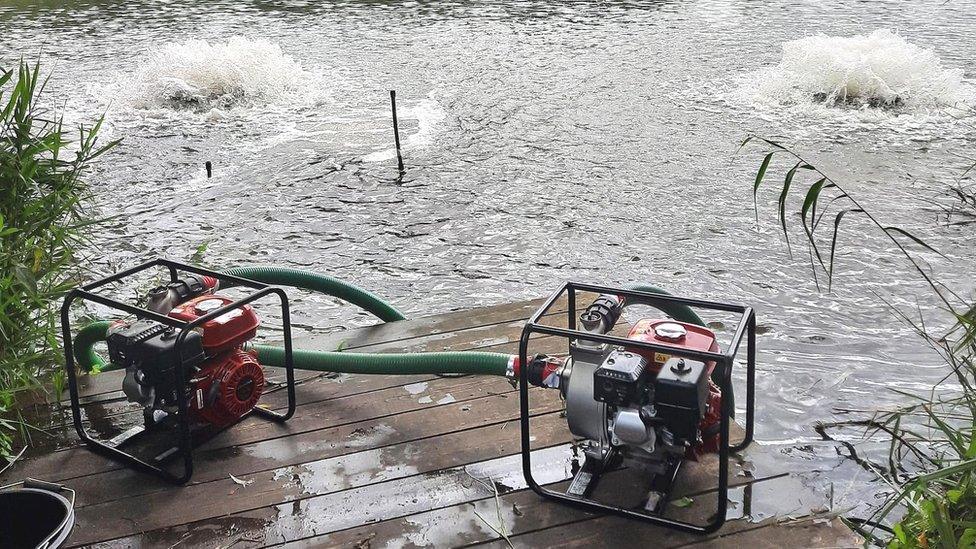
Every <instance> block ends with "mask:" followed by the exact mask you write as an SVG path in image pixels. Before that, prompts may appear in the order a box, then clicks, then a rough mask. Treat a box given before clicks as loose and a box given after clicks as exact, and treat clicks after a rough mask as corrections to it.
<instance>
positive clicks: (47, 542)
mask: <svg viewBox="0 0 976 549" xmlns="http://www.w3.org/2000/svg"><path fill="white" fill-rule="evenodd" d="M31 481H33V479H27V481H21V482H16V483H13V484H8V485H5V486H0V497H3V496H4V495H5V494H16V493H27V494H35V495H39V496H42V497H47V498H50V499H52V500H53V501H56V502H57V503H58V504H59V505H60V506H61V507H62V508H63V509H64V518H63V519H61V522H60V523H58V525H57V526H56V527H55V528H54V530H53V531H52V532H51V533H50V534H48V535H47V536H45V537H44V538H43V539H41V541H40V542H39V543H38V544H37V545H36V548H37V549H50V548H54V547H61V546H62V545H64V543H65V541H67V539H68V535H70V534H71V530H72V529H73V528H74V524H75V505H74V502H75V491H74V490H72V489H70V488H66V487H64V486H60V485H52V486H59V487H60V489H61V490H64V491H67V492H70V493H71V500H68V498H66V497H64V496H63V495H61V494H59V493H58V492H57V491H55V490H53V489H50V488H44V487H37V486H36V485H33V486H27V485H26V484H28V483H29V482H31ZM33 482H37V481H33ZM16 486H21V487H20V488H19V489H15V487H16Z"/></svg>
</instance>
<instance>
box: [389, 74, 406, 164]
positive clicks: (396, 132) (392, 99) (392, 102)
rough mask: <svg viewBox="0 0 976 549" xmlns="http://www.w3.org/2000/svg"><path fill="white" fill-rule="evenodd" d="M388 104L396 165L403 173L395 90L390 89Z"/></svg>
mask: <svg viewBox="0 0 976 549" xmlns="http://www.w3.org/2000/svg"><path fill="white" fill-rule="evenodd" d="M390 106H391V107H392V108H393V139H394V141H395V142H396V153H397V167H398V168H400V173H403V155H402V154H401V153H400V125H399V123H398V122H397V113H396V90H390Z"/></svg>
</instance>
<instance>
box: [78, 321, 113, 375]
mask: <svg viewBox="0 0 976 549" xmlns="http://www.w3.org/2000/svg"><path fill="white" fill-rule="evenodd" d="M111 325H112V323H111V322H109V321H107V320H100V321H98V322H92V323H91V324H89V325H87V326H85V327H84V328H82V329H81V331H80V332H78V334H77V335H75V338H74V341H73V342H72V346H73V349H74V355H75V362H76V363H77V364H78V367H79V368H81V369H82V370H83V371H85V372H92V373H97V372H102V371H106V370H111V369H114V368H112V367H111V366H112V365H111V364H106V362H105V361H104V360H103V359H102V357H100V356H98V353H96V352H95V343H98V342H99V341H104V340H105V337H106V336H107V335H108V328H109V326H111Z"/></svg>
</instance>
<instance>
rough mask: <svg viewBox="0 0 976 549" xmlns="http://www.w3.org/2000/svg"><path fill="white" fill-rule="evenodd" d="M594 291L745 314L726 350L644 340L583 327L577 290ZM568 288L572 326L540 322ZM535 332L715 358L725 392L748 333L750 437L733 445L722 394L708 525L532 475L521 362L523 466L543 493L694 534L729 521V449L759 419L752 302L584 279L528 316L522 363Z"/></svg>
mask: <svg viewBox="0 0 976 549" xmlns="http://www.w3.org/2000/svg"><path fill="white" fill-rule="evenodd" d="M577 291H584V292H595V293H599V294H611V295H617V296H621V297H623V298H624V299H625V300H626V299H627V298H640V299H643V300H649V301H652V302H653V301H656V302H667V303H674V304H679V305H687V306H690V307H695V308H698V309H703V310H714V311H724V312H731V313H738V314H739V315H740V317H739V321H738V324H737V326H736V329H735V333H734V335H733V336H732V340H731V342H730V343H729V346H728V348H727V349H726V350H725V352H719V353H714V352H709V351H696V350H691V349H686V348H680V347H674V346H671V345H666V344H658V343H648V342H644V341H636V340H631V339H626V338H621V337H616V336H610V335H599V334H594V333H591V332H584V331H580V330H577V329H576V292H577ZM563 294H567V299H568V307H567V314H568V324H567V325H568V326H569V328H568V329H567V328H557V327H554V326H548V325H545V324H539V319H540V318H542V317H543V316H544V315H546V314H548V313H549V310H550V309H551V308H552V306H553V304H555V303H556V301H557V300H558V299H560V298H561V297H562V296H563ZM532 334H545V335H553V336H562V337H565V338H567V339H568V340H569V341H570V342H572V341H573V340H574V339H585V340H587V341H596V342H600V343H606V344H610V345H618V346H626V347H629V348H637V349H643V350H649V351H658V352H663V353H668V354H670V355H674V356H678V357H683V358H690V359H694V360H699V361H703V362H708V361H714V362H715V367H716V369H718V372H719V376H718V377H719V381H720V382H719V388H720V389H721V390H722V393H723V394H731V391H732V366H733V364H734V362H735V356H736V354H737V353H738V351H739V346H740V344H741V342H742V338H743V337H744V336H745V337H746V338H747V349H746V353H747V357H746V433H745V438H744V439H743V440H742V441H741V442H739V443H738V444H736V445H734V446H732V445H731V444H730V440H729V421H730V418H731V417H732V415H733V413H734V410H732V409H730V408H731V399H728V398H723V399H722V413H721V420H720V430H719V452H718V454H719V473H718V508H717V510H716V514H715V518H714V519H712V521H711V522H709V523H708V524H705V525H698V524H693V523H690V522H683V521H678V520H672V519H669V518H666V517H663V516H658V515H651V514H646V513H641V512H637V511H635V510H633V509H626V508H622V507H616V506H613V505H606V504H603V503H599V502H596V501H593V500H590V499H587V498H582V497H576V496H573V495H569V494H565V493H561V492H555V491H552V490H549V489H546V488H544V487H542V486H541V485H539V483H538V482H536V481H535V479H534V478H533V477H532V461H531V449H532V448H531V443H530V438H529V437H530V434H529V423H530V421H529V420H530V417H529V383H528V368H525V367H522V368H519V404H520V411H521V421H520V423H521V426H522V472H523V474H524V475H525V481H526V483H527V484H528V485H529V486H530V487H531V488H532V489H533V490H534V491H535V492H536V493H538V494H539V495H541V496H544V497H547V498H550V499H554V500H556V501H559V502H562V503H566V504H570V505H573V506H576V507H580V508H582V509H585V510H588V511H596V512H603V513H613V514H617V515H622V516H624V517H628V518H633V519H639V520H642V521H645V522H649V523H652V524H656V525H659V526H664V527H667V528H672V529H675V530H681V531H685V532H691V533H695V534H709V533H712V532H715V531H717V530H718V529H719V528H721V527H722V525H723V524H724V523H725V513H726V510H727V507H728V491H729V478H728V476H729V469H728V467H729V454H730V453H731V452H738V451H741V450H744V449H745V448H746V447H748V446H749V444H750V443H752V439H753V430H754V422H755V404H756V389H755V385H756V315H755V313H754V311H753V310H752V308H751V307H746V306H743V305H734V304H729V303H719V302H714V301H705V300H701V299H692V298H686V297H678V296H671V295H664V294H654V293H648V292H640V291H635V290H627V289H622V288H610V287H605V286H597V285H593V284H583V283H577V282H566V283H564V284H563V285H562V287H560V288H559V289H558V290H556V291H555V292H554V293H553V294H552V295H551V296H550V297H549V299H547V300H546V302H545V303H543V304H542V306H541V307H539V309H538V310H537V311H536V312H535V314H533V315H532V316H531V317H530V318H529V320H528V322H526V324H525V327H524V328H523V329H522V336H521V338H520V340H519V360H520V362H519V363H520V364H522V365H525V364H528V360H529V357H528V347H529V338H530V336H531V335H532Z"/></svg>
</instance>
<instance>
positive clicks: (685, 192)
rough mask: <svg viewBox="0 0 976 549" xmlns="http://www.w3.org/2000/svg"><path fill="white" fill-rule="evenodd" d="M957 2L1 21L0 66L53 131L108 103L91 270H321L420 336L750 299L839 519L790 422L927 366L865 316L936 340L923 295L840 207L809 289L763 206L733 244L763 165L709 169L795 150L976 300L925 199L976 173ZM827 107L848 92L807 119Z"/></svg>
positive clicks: (886, 396) (860, 488) (864, 396)
mask: <svg viewBox="0 0 976 549" xmlns="http://www.w3.org/2000/svg"><path fill="white" fill-rule="evenodd" d="M974 8H976V2H973V1H972V0H965V1H955V0H953V1H950V2H946V3H943V2H941V1H929V0H916V1H911V2H906V1H891V2H884V1H841V2H829V3H828V2H816V1H798V0H794V1H780V0H772V1H766V0H764V1H742V0H739V1H734V0H699V1H695V0H688V1H656V2H601V3H574V2H563V3H559V5H553V4H552V3H549V2H541V1H540V2H527V1H514V0H513V1H508V2H492V3H474V2H438V3H434V4H427V3H418V2H402V3H396V2H385V1H383V2H380V1H374V2H337V3H328V4H325V3H323V4H322V5H320V3H318V2H301V1H291V2H265V1H233V2H231V1H215V2H207V3H200V2H189V1H175V2H150V1H134V2H125V3H115V2H101V1H95V2H54V1H46V2H5V3H4V4H3V5H2V6H0V60H2V62H3V63H4V64H6V65H7V66H9V65H10V64H12V63H13V62H15V61H16V59H17V58H18V57H20V56H25V57H26V58H28V59H34V58H36V57H37V56H38V55H40V56H41V59H42V60H43V62H44V65H45V67H46V68H48V69H53V76H52V79H51V82H50V84H49V87H48V92H47V93H48V98H49V99H51V100H52V101H53V100H55V99H56V100H57V101H58V104H59V105H61V106H62V107H63V110H64V113H65V116H66V118H67V119H68V120H69V121H81V120H92V119H93V118H94V117H96V116H97V115H99V114H100V113H103V112H104V113H105V114H106V132H105V133H106V137H114V138H124V141H123V144H122V145H121V146H120V147H119V148H118V149H117V150H115V151H114V152H113V153H111V154H110V155H109V156H107V157H105V159H104V161H103V162H102V163H101V166H100V169H99V171H98V172H97V173H95V174H93V175H92V178H91V179H92V181H93V182H94V183H95V187H96V188H95V194H96V197H97V200H98V202H99V207H100V209H101V211H102V213H103V214H105V215H119V216H120V217H119V218H118V219H117V220H116V221H113V222H112V223H111V224H110V225H109V227H108V229H107V230H103V231H102V232H101V234H100V236H99V237H98V239H97V242H96V246H97V256H98V258H97V260H96V261H95V263H94V265H93V270H94V272H95V273H99V272H108V271H110V270H111V269H114V268H116V267H119V266H124V265H129V264H132V263H134V262H137V261H141V260H145V259H148V258H152V257H155V256H157V255H166V256H170V257H174V258H178V259H187V258H189V257H190V255H191V254H192V253H193V251H194V249H196V248H197V247H198V246H201V245H206V246H207V251H206V252H205V253H204V254H203V260H204V262H205V263H206V264H208V265H211V266H214V267H227V266H232V265H237V264H242V263H272V264H280V265H291V266H295V267H302V268H308V269H312V270H316V271H321V272H327V273H330V274H333V275H335V276H338V277H341V278H344V279H346V280H349V281H351V282H354V283H357V284H360V285H362V286H365V287H367V288H370V289H371V290H373V291H374V292H376V293H378V294H380V295H382V296H384V297H386V298H388V299H389V300H390V301H392V302H393V303H394V304H396V305H397V306H398V307H399V308H401V309H402V310H404V311H406V312H408V313H409V314H410V315H414V316H417V315H423V314H429V313H436V312H443V311H447V310H452V309H457V308H465V307H472V306H476V305H487V304H494V303H503V302H507V301H512V300H517V299H523V298H528V297H538V296H542V295H545V294H547V293H548V292H549V291H550V290H551V289H553V288H554V287H555V286H557V284H559V282H560V281H562V280H565V279H574V280H583V281H588V282H598V283H606V284H624V283H630V282H636V281H645V282H650V283H654V284H657V285H660V286H663V287H665V288H668V289H670V290H672V291H673V292H675V293H680V294H685V295H689V296H699V297H706V298H712V299H717V300H729V301H736V302H743V303H747V304H751V305H753V306H755V307H756V308H757V310H758V313H759V322H760V325H761V328H762V331H763V334H762V335H761V336H760V340H759V343H760V347H761V352H760V355H759V356H760V375H759V379H758V383H759V386H760V395H761V396H760V399H759V417H760V423H759V427H758V439H759V440H760V441H761V442H762V443H763V444H764V445H768V446H770V447H773V448H774V449H775V450H776V451H777V452H781V453H782V463H784V464H787V465H788V466H789V467H791V468H792V469H794V470H797V471H801V472H805V473H808V474H809V473H817V472H821V473H823V474H819V475H810V477H811V478H810V479H809V482H811V483H812V484H814V485H815V486H819V487H825V486H827V485H828V484H834V485H835V492H836V494H837V498H836V502H837V503H838V506H845V505H854V504H855V500H856V499H858V498H859V497H861V496H862V495H863V493H864V490H865V489H868V490H869V489H870V485H869V484H868V485H866V484H865V483H866V481H868V480H869V478H868V477H869V475H868V474H867V473H865V472H864V471H861V470H860V469H859V468H858V467H857V466H854V465H851V464H850V463H849V462H846V461H845V460H843V459H841V458H839V457H838V456H837V452H836V451H835V449H834V446H833V445H832V444H830V443H823V442H820V441H819V436H818V435H817V434H816V433H815V432H814V431H813V429H812V425H813V424H814V422H816V421H818V420H830V419H831V418H835V417H847V416H843V415H841V416H838V410H839V409H875V408H880V407H885V406H891V405H894V404H896V403H898V402H902V401H903V399H902V398H901V397H898V396H897V395H895V394H894V393H893V392H892V391H891V389H901V390H908V391H916V390H917V391H922V390H925V389H926V388H928V387H929V385H930V384H931V382H932V381H933V380H935V379H938V378H939V377H941V376H942V375H943V374H944V370H943V369H942V368H941V367H940V365H939V362H938V360H937V358H936V357H935V356H933V355H932V354H930V353H928V352H926V351H925V349H924V348H923V346H922V344H921V342H920V341H919V340H918V339H917V338H916V337H915V336H914V335H913V334H912V331H911V329H910V328H909V327H908V326H906V325H905V324H903V323H900V322H899V321H898V320H897V319H896V317H895V315H894V314H893V313H892V311H891V309H890V308H889V307H888V305H886V304H885V300H887V301H889V302H891V303H892V304H894V305H895V306H898V307H902V308H907V310H909V311H913V310H914V308H915V306H916V301H917V302H918V306H919V308H920V309H921V310H922V311H923V313H924V314H926V315H928V318H929V319H930V322H933V323H934V324H933V327H935V328H938V326H939V320H938V319H939V315H938V314H937V313H938V311H937V309H936V304H937V303H936V301H935V300H934V299H933V297H932V294H931V292H930V291H929V290H928V289H927V288H926V286H925V285H924V284H922V283H921V282H920V281H919V280H918V277H917V276H915V275H913V274H912V272H911V269H910V266H909V265H908V264H907V263H906V262H905V261H903V260H902V259H900V258H899V257H898V255H897V254H896V253H895V251H894V250H893V247H892V245H891V244H890V243H889V242H888V241H886V240H885V239H884V238H883V236H882V235H880V234H878V233H877V232H876V231H872V230H870V228H869V227H868V226H867V225H866V224H864V223H862V222H859V221H857V220H855V219H853V218H851V220H850V223H849V224H848V222H847V221H846V220H845V226H844V227H843V228H842V236H841V239H840V243H841V244H840V246H841V248H842V251H841V252H840V254H839V256H838V265H837V271H838V274H837V276H836V279H835V281H834V286H833V290H832V292H830V293H826V292H818V291H817V287H816V286H815V284H814V281H813V277H812V274H811V270H810V266H809V260H808V256H807V252H806V250H805V249H804V248H803V247H802V246H801V245H798V243H799V242H801V240H802V236H801V233H799V232H795V233H793V244H794V246H795V247H794V256H793V257H792V258H791V257H790V255H789V253H788V251H787V247H786V244H785V242H784V240H783V238H782V235H781V234H780V231H779V229H778V225H777V221H776V209H775V202H776V194H775V193H774V192H773V191H772V189H767V192H765V193H761V194H760V200H759V210H760V219H761V222H760V228H759V229H758V230H757V228H756V224H755V219H754V211H753V202H752V187H751V184H752V180H753V178H754V174H755V170H756V168H757V166H758V164H759V161H760V159H761V157H762V155H761V152H760V149H759V148H751V149H750V148H747V149H746V150H745V151H744V152H742V153H740V154H739V155H738V156H735V155H734V153H735V151H736V149H737V148H738V145H739V144H740V143H741V142H742V140H743V139H744V138H745V137H746V136H748V135H751V134H758V135H762V136H767V137H775V138H777V139H781V140H783V141H784V142H786V143H790V144H793V145H794V146H795V147H796V148H797V149H798V150H800V151H802V152H803V153H804V154H808V155H809V157H810V158H811V159H813V160H814V161H815V163H817V164H818V165H819V166H821V167H822V168H823V169H824V170H825V171H827V172H828V173H830V174H831V175H833V176H835V178H836V179H837V180H838V181H841V182H843V183H844V184H846V185H847V188H848V189H849V190H850V191H852V192H854V193H855V194H856V196H857V197H858V198H859V199H860V200H861V201H862V202H863V203H865V204H867V205H869V206H870V208H871V209H872V211H873V212H875V213H876V215H877V216H878V217H879V218H881V219H883V220H885V221H886V222H890V223H891V224H897V225H900V226H902V227H904V228H906V229H909V230H912V231H916V232H917V233H918V234H919V235H920V236H923V237H924V238H926V239H928V240H929V242H930V243H932V244H933V245H935V246H936V247H938V248H939V249H940V250H941V251H943V252H944V253H945V254H946V255H947V256H948V259H943V258H940V257H938V256H936V255H934V254H920V258H921V259H922V260H923V262H924V263H925V264H927V265H929V266H930V267H931V268H932V269H933V270H934V271H935V272H936V273H938V276H939V277H940V278H941V279H942V280H943V281H944V282H946V283H947V284H948V285H949V286H950V287H952V288H954V289H956V290H957V291H960V292H962V293H963V294H964V295H970V296H971V295H972V291H973V281H972V270H973V265H974V263H976V247H974V246H972V238H973V236H972V235H973V230H972V226H971V225H969V226H967V225H947V224H946V223H945V220H944V219H943V218H940V217H939V215H938V214H939V211H938V209H937V208H936V207H934V206H933V205H932V204H930V203H929V202H928V200H930V199H935V200H943V201H944V199H943V198H940V197H941V196H942V193H943V191H944V189H945V187H946V185H947V184H949V183H952V182H953V181H955V180H956V179H957V178H959V177H960V176H961V175H962V173H963V172H964V170H965V169H966V167H967V166H968V165H969V164H971V163H972V156H973V142H974V132H973V130H972V123H973V122H974V120H973V119H971V118H970V116H969V107H970V106H971V105H973V97H974V90H976V83H974V82H973V81H972V80H971V77H972V75H973V72H974V69H976V41H973V40H972V39H971V30H972V27H973V24H974V22H976V16H974V13H976V12H974ZM818 34H825V35H827V36H820V37H818V36H817V35H818ZM831 37H833V38H831ZM837 37H844V38H837ZM390 89H396V90H397V96H398V103H399V111H400V119H401V133H402V135H403V137H404V161H405V163H406V166H407V170H406V173H405V174H404V175H403V176H402V177H398V174H397V170H396V162H395V159H394V156H393V150H392V148H391V147H392V130H391V123H390V112H389V96H388V90H390ZM837 90H845V91H846V93H848V94H849V98H851V97H853V96H855V95H858V96H859V97H861V98H866V99H865V100H864V102H865V103H870V104H868V105H862V104H861V103H859V101H860V99H856V98H855V100H854V101H853V102H852V104H847V103H843V102H842V103H843V104H841V105H834V104H833V103H831V104H830V105H826V104H824V103H822V99H823V96H822V95H818V94H820V93H822V92H824V91H837ZM895 97H897V98H898V99H897V103H898V104H897V105H896V106H895V107H892V108H878V107H876V106H871V104H877V103H878V102H883V101H895ZM208 160H209V161H211V162H212V163H213V166H214V177H213V178H212V179H207V178H206V175H205V173H204V168H203V166H204V162H205V161H208ZM788 168H789V166H788V165H780V166H778V167H777V168H776V169H775V171H774V170H771V172H770V174H771V175H770V177H772V174H774V173H775V175H776V176H777V177H776V179H779V178H781V177H782V174H783V172H785V171H786V169H788ZM804 181H806V180H804ZM807 184H809V181H807ZM804 188H805V187H804ZM828 224H829V223H828ZM297 307H298V308H299V309H300V312H299V314H298V318H297V322H299V323H300V324H302V325H310V326H315V327H317V328H319V329H322V330H327V329H336V328H337V327H340V326H352V325H357V324H366V323H370V322H372V320H371V319H370V318H369V317H368V316H366V315H363V314H360V313H358V312H356V311H354V310H350V309H349V308H342V307H338V306H337V304H336V303H333V302H331V301H329V300H323V299H320V298H310V299H305V300H303V301H301V302H300V303H298V305H297ZM944 322H945V321H944V319H943V320H942V325H944ZM852 481H853V484H852Z"/></svg>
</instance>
